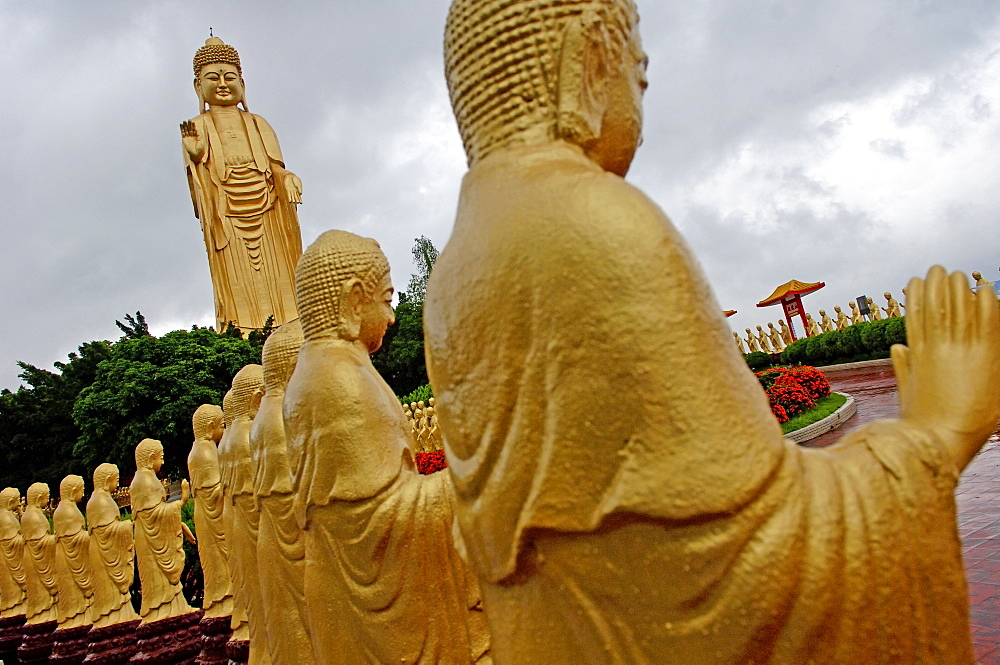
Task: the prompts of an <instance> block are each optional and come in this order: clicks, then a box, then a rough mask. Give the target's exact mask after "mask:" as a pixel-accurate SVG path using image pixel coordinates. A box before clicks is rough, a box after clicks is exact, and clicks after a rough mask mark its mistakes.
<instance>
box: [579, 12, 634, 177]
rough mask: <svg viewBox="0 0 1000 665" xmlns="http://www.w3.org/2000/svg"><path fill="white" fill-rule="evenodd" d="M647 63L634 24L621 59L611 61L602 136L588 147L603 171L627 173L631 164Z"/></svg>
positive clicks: (618, 173) (619, 173)
mask: <svg viewBox="0 0 1000 665" xmlns="http://www.w3.org/2000/svg"><path fill="white" fill-rule="evenodd" d="M648 64H649V58H648V57H647V56H646V53H645V52H644V51H643V50H642V40H641V39H640V37H639V26H638V25H634V26H632V34H631V36H630V38H629V40H628V42H627V43H626V44H625V46H624V48H623V49H622V54H621V58H620V59H619V60H618V61H617V62H609V63H608V81H607V84H606V94H607V101H608V105H607V110H606V111H605V114H604V119H603V122H602V124H601V135H600V137H598V139H597V140H596V141H595V143H594V145H593V146H592V147H590V148H588V150H587V153H588V154H589V155H590V157H591V158H592V159H594V160H595V161H596V162H597V163H598V164H599V165H600V166H601V167H602V168H603V169H604V170H606V171H610V172H611V173H615V174H617V175H620V176H624V175H625V174H626V173H627V172H628V169H629V166H631V165H632V159H633V158H634V157H635V151H636V149H637V148H638V147H639V143H640V139H641V137H642V96H643V93H644V92H645V91H646V88H647V87H648V85H649V81H648V80H647V79H646V66H647V65H648Z"/></svg>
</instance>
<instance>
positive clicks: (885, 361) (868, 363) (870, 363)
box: [813, 358, 892, 374]
mask: <svg viewBox="0 0 1000 665" xmlns="http://www.w3.org/2000/svg"><path fill="white" fill-rule="evenodd" d="M879 365H889V366H890V367H891V366H892V358H879V359H877V360H861V361H859V362H856V363H840V364H839V365H813V367H815V368H816V369H818V370H819V371H821V372H823V373H824V374H825V373H827V372H840V371H842V370H845V369H858V368H860V367H876V366H879Z"/></svg>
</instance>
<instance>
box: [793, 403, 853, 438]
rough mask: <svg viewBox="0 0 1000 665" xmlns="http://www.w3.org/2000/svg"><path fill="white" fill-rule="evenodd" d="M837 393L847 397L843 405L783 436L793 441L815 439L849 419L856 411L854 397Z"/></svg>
mask: <svg viewBox="0 0 1000 665" xmlns="http://www.w3.org/2000/svg"><path fill="white" fill-rule="evenodd" d="M837 394H838V395H843V396H844V397H846V398H847V401H846V402H844V405H843V406H841V407H840V408H839V409H837V410H836V411H834V412H833V413H831V414H830V415H828V416H827V417H826V418H824V419H823V420H818V421H816V422H814V423H813V424H812V425H806V426H805V427H803V428H802V429H797V430H795V431H794V432H789V433H788V434H786V435H785V438H786V439H788V440H789V441H793V442H794V443H805V442H806V441H809V440H810V439H815V438H816V437H818V436H820V435H821V434H826V433H827V432H830V431H832V430H835V429H837V428H838V427H840V426H841V425H843V424H844V423H846V422H847V421H848V420H850V419H851V418H852V417H853V416H854V414H855V413H857V412H858V405H857V403H856V402H855V401H854V398H853V397H851V396H850V395H848V394H847V393H837Z"/></svg>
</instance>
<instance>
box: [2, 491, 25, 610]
mask: <svg viewBox="0 0 1000 665" xmlns="http://www.w3.org/2000/svg"><path fill="white" fill-rule="evenodd" d="M27 587H28V577H27V570H26V569H25V567H24V537H23V536H22V535H21V525H20V524H19V523H18V521H17V515H15V514H14V512H13V511H10V510H0V619H6V618H8V617H17V616H21V615H23V614H24V601H25V595H24V594H25V589H27Z"/></svg>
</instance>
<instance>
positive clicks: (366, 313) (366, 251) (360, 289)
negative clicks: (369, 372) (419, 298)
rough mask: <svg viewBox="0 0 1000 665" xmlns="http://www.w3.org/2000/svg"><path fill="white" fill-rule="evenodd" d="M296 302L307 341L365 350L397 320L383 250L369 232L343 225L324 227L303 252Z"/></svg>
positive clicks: (379, 340) (373, 347) (379, 343)
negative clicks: (327, 341) (360, 233)
mask: <svg viewBox="0 0 1000 665" xmlns="http://www.w3.org/2000/svg"><path fill="white" fill-rule="evenodd" d="M295 302H296V303H297V304H298V308H299V317H300V320H301V322H302V332H303V335H304V337H305V340H306V341H310V340H318V339H341V340H344V341H347V342H359V343H361V344H362V345H363V346H364V347H366V348H367V349H368V352H369V353H375V352H376V351H378V349H379V347H381V346H382V338H383V337H384V336H385V331H386V328H387V327H388V326H390V325H392V324H393V323H395V321H396V317H395V313H394V312H393V310H392V281H391V280H390V279H389V262H388V261H387V260H386V258H385V254H383V253H382V250H381V248H380V247H379V245H378V243H377V242H375V241H374V240H372V239H371V238H362V237H361V236H357V235H354V234H353V233H348V232H347V231H338V230H334V231H327V232H326V233H324V234H322V235H321V236H320V237H319V238H317V239H316V242H314V243H313V244H312V245H310V246H309V248H308V249H307V250H306V251H305V252H304V253H303V254H302V258H301V259H299V264H298V266H296V268H295Z"/></svg>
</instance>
